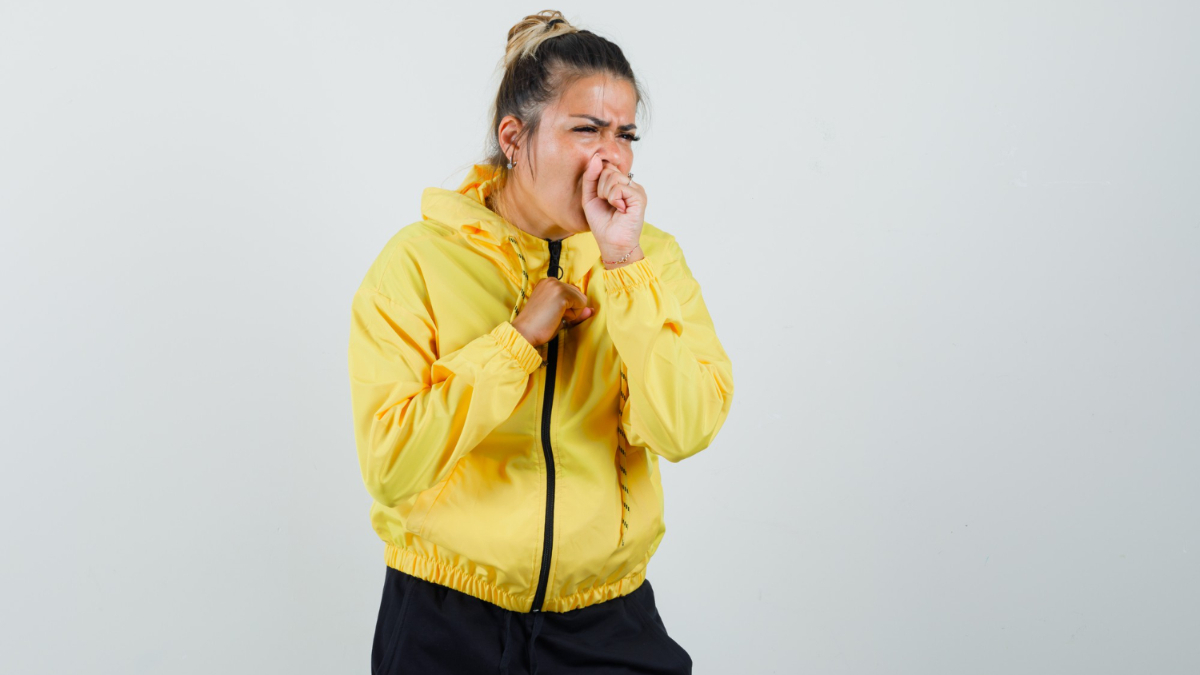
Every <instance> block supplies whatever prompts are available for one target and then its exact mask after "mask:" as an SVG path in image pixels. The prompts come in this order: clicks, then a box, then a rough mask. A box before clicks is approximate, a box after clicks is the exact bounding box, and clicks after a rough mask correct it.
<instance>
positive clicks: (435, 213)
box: [421, 164, 602, 316]
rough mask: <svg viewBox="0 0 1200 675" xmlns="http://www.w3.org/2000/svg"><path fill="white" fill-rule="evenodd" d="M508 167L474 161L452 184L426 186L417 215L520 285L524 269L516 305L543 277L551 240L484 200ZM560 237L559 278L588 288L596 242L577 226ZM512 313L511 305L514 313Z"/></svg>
mask: <svg viewBox="0 0 1200 675" xmlns="http://www.w3.org/2000/svg"><path fill="white" fill-rule="evenodd" d="M505 178H506V172H505V171H504V170H503V169H500V168H498V167H493V166H491V165H488V164H475V165H472V167H471V170H470V171H469V172H468V173H467V176H466V178H464V179H463V181H462V183H461V184H460V185H459V186H458V188H457V189H455V190H446V189H444V188H436V187H431V188H426V189H425V191H424V192H423V193H422V194H421V216H422V218H424V219H425V220H429V221H435V222H437V223H440V224H442V225H444V226H446V227H449V228H451V229H453V230H456V231H457V232H458V233H459V234H460V235H462V237H463V241H465V242H466V243H467V245H469V246H471V247H472V248H474V249H476V250H477V251H478V252H479V253H480V254H481V255H483V256H485V257H487V258H488V259H490V260H492V261H493V262H494V263H495V264H496V265H498V266H500V267H501V268H502V269H504V270H505V271H506V273H507V275H508V276H509V278H510V279H512V280H513V282H514V283H515V284H516V285H517V288H518V289H521V288H522V284H523V282H525V278H524V275H522V269H524V270H525V272H526V273H527V275H528V277H529V278H528V281H527V282H525V283H524V290H525V295H519V296H518V300H517V304H516V305H515V306H514V310H516V311H519V309H520V306H521V305H523V304H524V299H525V298H527V297H528V293H529V291H530V290H531V289H532V287H533V284H534V283H535V282H536V281H537V280H538V279H540V278H542V277H545V276H546V273H547V271H548V269H549V265H550V240H549V239H543V238H541V237H537V236H535V235H533V234H530V233H528V232H526V231H524V230H522V229H521V228H519V227H517V226H516V225H514V224H512V223H511V222H509V221H508V220H506V219H504V218H502V217H500V215H498V214H497V213H496V212H495V211H492V210H491V209H489V208H488V207H487V205H486V202H485V201H484V200H485V199H486V198H487V197H488V195H490V194H492V192H493V191H495V190H496V189H497V188H498V187H500V186H502V185H503V184H504V180H505ZM560 241H561V242H562V248H561V251H560V253H559V259H558V264H559V266H560V267H561V272H560V276H559V277H558V278H559V279H561V280H563V281H564V282H567V283H570V284H574V285H575V286H577V287H579V288H580V289H581V290H582V291H583V292H584V293H587V284H588V283H589V282H590V280H591V278H592V276H593V273H594V272H595V271H596V270H597V269H602V268H598V267H597V265H598V264H599V262H600V248H599V246H597V245H596V237H595V236H594V235H593V234H592V233H591V232H577V233H575V234H572V235H569V236H567V237H566V238H564V239H561V240H560ZM515 315H516V313H515V311H514V314H513V316H515Z"/></svg>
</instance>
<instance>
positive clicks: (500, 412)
mask: <svg viewBox="0 0 1200 675" xmlns="http://www.w3.org/2000/svg"><path fill="white" fill-rule="evenodd" d="M351 315H352V321H351V324H350V348H349V362H350V395H351V407H352V410H353V414H354V434H355V443H356V445H357V447H358V461H359V466H360V468H361V470H362V478H363V483H364V484H365V485H366V488H367V491H368V492H369V493H370V494H371V496H372V497H374V499H375V501H377V502H379V503H380V504H383V505H384V506H389V507H391V506H395V505H396V504H398V503H400V502H402V501H403V500H405V499H407V498H408V497H410V496H412V495H414V494H417V493H419V492H422V491H424V490H427V489H429V488H430V487H432V486H433V485H435V484H437V483H438V482H439V481H441V480H443V479H444V478H445V477H446V476H448V475H449V474H450V470H451V469H452V468H453V467H454V465H455V463H457V462H458V460H459V459H461V458H462V457H463V456H464V455H466V454H467V453H468V452H470V451H471V450H472V449H473V448H474V447H476V446H477V445H478V444H479V442H480V441H481V440H482V439H483V438H484V437H485V436H487V435H488V434H489V433H491V432H492V431H493V430H494V429H495V428H496V427H497V426H499V425H500V423H501V422H503V421H504V420H506V419H507V418H508V417H509V416H510V415H511V414H512V412H513V410H514V409H516V407H517V404H518V403H519V402H520V400H521V397H522V396H523V395H524V393H525V390H526V386H527V384H528V381H529V376H530V374H531V373H533V372H534V371H536V370H537V369H538V367H539V366H540V365H541V362H542V357H541V355H540V354H539V353H538V351H537V349H536V348H534V346H533V345H531V344H530V343H529V342H528V341H527V340H526V339H525V337H524V336H523V335H521V334H520V333H518V332H517V330H516V329H515V328H513V326H512V324H511V323H509V322H508V321H504V322H502V323H500V324H499V325H497V326H496V327H495V328H493V329H492V330H491V331H489V332H488V333H485V334H483V335H481V336H479V337H478V338H475V339H474V340H472V341H470V342H468V343H466V344H465V345H463V346H462V347H460V348H459V349H456V350H454V351H451V352H448V353H446V354H442V355H440V356H439V355H438V354H437V353H436V352H437V340H436V326H435V325H434V323H433V322H432V321H431V320H430V318H429V317H428V316H426V315H425V313H423V312H421V313H418V312H414V311H411V310H408V309H406V308H404V307H401V306H400V305H398V304H396V303H395V302H394V301H392V300H390V299H389V298H387V297H386V296H384V295H383V294H382V293H380V292H379V291H378V290H375V289H373V288H371V287H369V286H365V285H364V286H363V287H361V288H359V290H358V291H357V292H356V293H355V295H354V300H353V302H352V304H351Z"/></svg>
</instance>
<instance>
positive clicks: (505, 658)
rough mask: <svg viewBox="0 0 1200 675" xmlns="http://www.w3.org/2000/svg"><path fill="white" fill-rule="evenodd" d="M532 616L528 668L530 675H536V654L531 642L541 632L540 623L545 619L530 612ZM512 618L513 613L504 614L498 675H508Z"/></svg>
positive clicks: (510, 655) (539, 613) (510, 657)
mask: <svg viewBox="0 0 1200 675" xmlns="http://www.w3.org/2000/svg"><path fill="white" fill-rule="evenodd" d="M532 614H533V630H532V631H531V632H530V634H529V666H530V669H531V672H530V675H537V653H536V652H534V650H533V641H534V640H535V639H537V636H538V633H540V632H541V630H542V621H544V620H545V617H544V616H543V614H542V613H541V612H532ZM512 616H513V612H510V611H505V612H504V649H503V650H502V651H501V652H500V675H508V662H509V661H510V660H512V650H510V649H509V648H508V639H509V636H510V635H511V634H512Z"/></svg>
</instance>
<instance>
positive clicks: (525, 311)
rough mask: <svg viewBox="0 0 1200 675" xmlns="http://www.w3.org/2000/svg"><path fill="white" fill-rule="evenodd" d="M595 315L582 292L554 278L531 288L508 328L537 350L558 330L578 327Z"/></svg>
mask: <svg viewBox="0 0 1200 675" xmlns="http://www.w3.org/2000/svg"><path fill="white" fill-rule="evenodd" d="M595 313H596V310H595V309H594V308H592V307H588V306H587V296H586V295H584V294H583V291H581V290H579V289H578V288H576V287H575V286H572V285H571V284H568V283H565V282H563V281H559V280H558V279H555V278H554V277H544V278H542V279H539V280H538V281H537V283H536V284H534V286H533V291H532V292H531V293H530V294H529V300H528V301H527V302H526V303H525V306H524V307H522V308H521V311H520V312H518V313H517V318H515V319H513V324H512V325H513V328H515V329H517V332H518V333H520V334H521V335H523V336H525V339H526V340H528V341H529V344H531V345H533V346H534V347H540V346H542V345H544V344H546V343H547V342H549V341H550V340H551V339H553V338H554V336H555V335H557V334H558V330H559V328H562V327H563V326H564V325H565V326H574V325H576V324H579V323H582V322H583V321H584V320H586V319H588V318H590V317H591V316H592V315H594V314H595Z"/></svg>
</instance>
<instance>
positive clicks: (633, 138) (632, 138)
mask: <svg viewBox="0 0 1200 675" xmlns="http://www.w3.org/2000/svg"><path fill="white" fill-rule="evenodd" d="M571 131H586V132H593V131H596V127H591V126H588V127H575V128H574V129H572V130H571ZM621 138H624V139H625V140H627V141H629V142H630V143H632V142H633V141H640V140H642V137H641V136H634V135H633V134H629V133H625V134H621Z"/></svg>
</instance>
